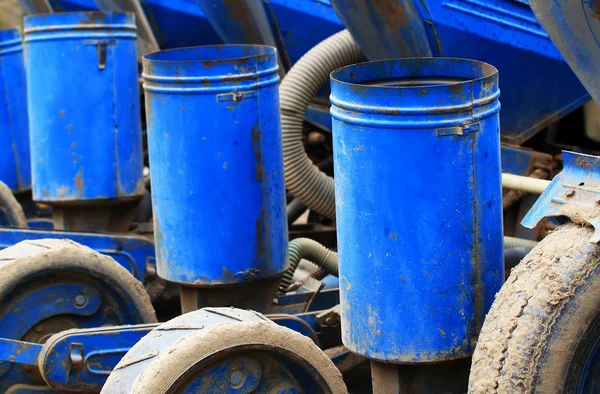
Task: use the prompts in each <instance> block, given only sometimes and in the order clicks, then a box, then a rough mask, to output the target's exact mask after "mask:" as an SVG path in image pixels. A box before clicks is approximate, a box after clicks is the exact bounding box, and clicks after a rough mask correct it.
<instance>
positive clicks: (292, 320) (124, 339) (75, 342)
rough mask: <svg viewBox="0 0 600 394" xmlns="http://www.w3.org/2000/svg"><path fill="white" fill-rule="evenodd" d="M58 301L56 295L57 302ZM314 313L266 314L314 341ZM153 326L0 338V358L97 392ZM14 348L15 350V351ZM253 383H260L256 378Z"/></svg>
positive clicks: (62, 385) (70, 388)
mask: <svg viewBox="0 0 600 394" xmlns="http://www.w3.org/2000/svg"><path fill="white" fill-rule="evenodd" d="M60 294H62V293H60ZM35 301H39V300H34V301H33V302H35ZM60 301H61V299H60V297H59V299H58V300H57V303H60ZM65 304H68V305H71V304H70V303H69V302H67V303H65ZM94 308H97V305H96V306H94ZM73 312H74V313H77V312H78V311H77V310H74V311H73ZM79 313H80V312H79ZM316 316H317V312H312V313H303V314H299V315H297V316H294V315H287V314H278V315H273V316H270V317H269V318H270V319H271V320H272V321H274V322H275V323H277V324H279V325H281V326H284V327H288V328H291V329H293V330H295V331H297V332H300V333H301V334H304V335H307V336H309V337H310V338H311V339H313V341H315V342H317V331H320V329H321V327H320V326H319V324H318V322H317V318H316ZM157 326H158V324H137V325H131V326H114V327H100V328H87V329H86V328H78V329H71V330H66V331H62V332H60V333H58V334H55V335H53V336H51V337H50V338H49V339H48V340H47V341H46V342H45V343H44V344H43V345H39V344H36V343H32V342H23V341H17V340H10V339H4V338H0V361H7V362H12V363H16V364H26V365H35V366H38V367H39V369H40V371H41V372H42V375H43V377H44V380H45V381H46V382H47V383H48V384H49V385H50V386H51V387H52V388H54V389H55V390H57V391H58V392H80V391H83V392H99V391H100V389H101V388H102V386H103V385H104V383H105V382H106V379H107V378H108V375H109V374H110V372H111V371H112V370H113V369H114V367H115V366H116V365H117V363H118V362H119V361H120V360H121V358H123V356H124V355H125V353H127V352H128V351H129V349H131V347H132V346H133V345H135V344H136V343H137V342H138V341H139V340H140V339H141V338H142V337H144V336H145V335H146V334H148V333H149V332H150V331H152V330H153V329H154V328H156V327H157ZM17 349H18V350H19V353H18V354H16V355H15V351H16V350H17ZM230 361H231V360H230ZM228 362H229V361H228ZM0 365H6V366H8V365H9V364H0ZM256 383H257V385H258V384H260V379H258V380H257V381H256Z"/></svg>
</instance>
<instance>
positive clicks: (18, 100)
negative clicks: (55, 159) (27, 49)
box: [0, 29, 31, 192]
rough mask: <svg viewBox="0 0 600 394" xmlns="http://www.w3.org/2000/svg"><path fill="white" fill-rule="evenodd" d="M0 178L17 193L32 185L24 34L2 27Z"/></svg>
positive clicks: (0, 36) (0, 41) (0, 57)
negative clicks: (23, 44)
mask: <svg viewBox="0 0 600 394" xmlns="http://www.w3.org/2000/svg"><path fill="white" fill-rule="evenodd" d="M0 146H2V147H3V150H2V152H3V154H2V155H0V181H2V182H4V183H5V184H6V185H7V186H8V187H9V188H10V189H11V190H13V191H15V192H18V191H23V190H28V189H29V188H31V170H30V165H29V125H28V121H27V88H26V85H25V64H24V62H23V46H22V45H21V33H19V31H18V30H17V29H9V30H0Z"/></svg>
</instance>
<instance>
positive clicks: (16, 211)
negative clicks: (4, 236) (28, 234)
mask: <svg viewBox="0 0 600 394" xmlns="http://www.w3.org/2000/svg"><path fill="white" fill-rule="evenodd" d="M0 211H2V212H3V213H4V214H5V215H6V220H7V221H8V225H9V226H10V227H20V228H27V218H25V212H23V207H22V206H21V204H19V202H18V201H17V199H16V198H15V196H14V194H13V193H12V190H10V188H9V187H8V186H6V184H5V183H3V182H0Z"/></svg>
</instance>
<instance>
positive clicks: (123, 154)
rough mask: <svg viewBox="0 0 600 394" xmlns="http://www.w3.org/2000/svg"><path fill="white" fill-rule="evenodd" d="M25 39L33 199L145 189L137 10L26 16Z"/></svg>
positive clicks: (127, 194) (113, 195)
mask: <svg viewBox="0 0 600 394" xmlns="http://www.w3.org/2000/svg"><path fill="white" fill-rule="evenodd" d="M24 42H25V59H26V64H27V82H28V97H29V125H30V127H29V130H30V135H31V154H32V157H33V161H32V178H33V197H34V199H35V200H38V201H45V202H55V203H57V202H69V201H74V200H75V201H76V200H106V199H117V198H118V199H128V198H137V197H138V196H141V195H143V192H144V182H143V175H142V168H143V157H142V134H141V119H140V92H139V82H138V65H137V57H136V46H135V43H136V30H135V21H134V18H133V15H130V14H120V13H108V12H78V13H65V14H48V15H34V16H28V17H26V18H25V27H24Z"/></svg>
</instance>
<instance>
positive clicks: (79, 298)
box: [73, 294, 87, 308]
mask: <svg viewBox="0 0 600 394" xmlns="http://www.w3.org/2000/svg"><path fill="white" fill-rule="evenodd" d="M73 303H74V304H75V306H76V307H79V308H81V307H82V306H84V305H85V304H86V303H87V298H86V296H84V295H83V294H77V295H76V296H75V298H74V299H73Z"/></svg>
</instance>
